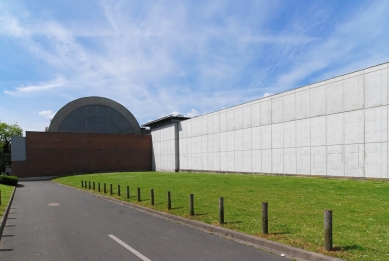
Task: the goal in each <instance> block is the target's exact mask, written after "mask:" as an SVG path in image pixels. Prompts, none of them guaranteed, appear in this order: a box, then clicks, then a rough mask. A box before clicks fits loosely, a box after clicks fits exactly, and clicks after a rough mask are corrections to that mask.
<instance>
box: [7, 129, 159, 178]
mask: <svg viewBox="0 0 389 261" xmlns="http://www.w3.org/2000/svg"><path fill="white" fill-rule="evenodd" d="M151 148H152V145H151V136H150V135H137V134H96V133H60V132H29V131H27V132H26V156H27V157H26V160H25V161H12V172H13V175H16V176H18V177H42V176H65V175H71V174H80V173H97V172H114V171H148V170H151Z"/></svg>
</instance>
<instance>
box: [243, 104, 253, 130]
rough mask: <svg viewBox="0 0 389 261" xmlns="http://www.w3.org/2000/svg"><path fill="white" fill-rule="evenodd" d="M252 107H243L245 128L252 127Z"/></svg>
mask: <svg viewBox="0 0 389 261" xmlns="http://www.w3.org/2000/svg"><path fill="white" fill-rule="evenodd" d="M251 109H252V105H247V106H245V107H243V128H250V127H251V118H252V115H251V114H252V112H251Z"/></svg>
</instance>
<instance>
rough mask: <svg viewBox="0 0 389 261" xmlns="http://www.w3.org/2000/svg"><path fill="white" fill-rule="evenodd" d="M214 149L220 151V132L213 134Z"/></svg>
mask: <svg viewBox="0 0 389 261" xmlns="http://www.w3.org/2000/svg"><path fill="white" fill-rule="evenodd" d="M213 151H214V152H220V133H215V134H213Z"/></svg>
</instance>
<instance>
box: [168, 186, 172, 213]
mask: <svg viewBox="0 0 389 261" xmlns="http://www.w3.org/2000/svg"><path fill="white" fill-rule="evenodd" d="M167 209H168V210H170V209H172V198H171V195H170V191H168V192H167Z"/></svg>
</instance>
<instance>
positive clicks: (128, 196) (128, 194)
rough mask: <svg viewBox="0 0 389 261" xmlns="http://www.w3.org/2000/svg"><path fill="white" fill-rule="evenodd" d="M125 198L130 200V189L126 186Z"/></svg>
mask: <svg viewBox="0 0 389 261" xmlns="http://www.w3.org/2000/svg"><path fill="white" fill-rule="evenodd" d="M127 198H130V187H129V186H127Z"/></svg>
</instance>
